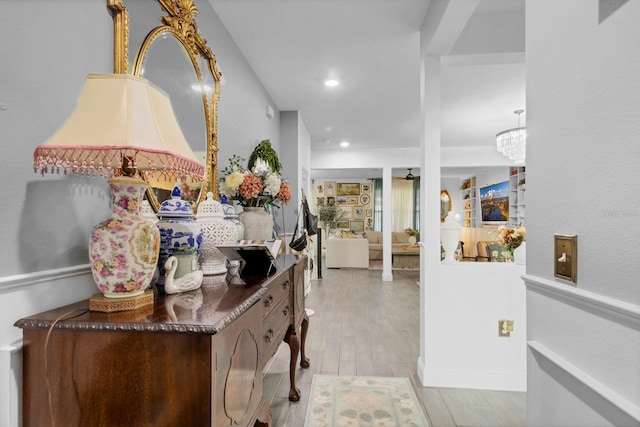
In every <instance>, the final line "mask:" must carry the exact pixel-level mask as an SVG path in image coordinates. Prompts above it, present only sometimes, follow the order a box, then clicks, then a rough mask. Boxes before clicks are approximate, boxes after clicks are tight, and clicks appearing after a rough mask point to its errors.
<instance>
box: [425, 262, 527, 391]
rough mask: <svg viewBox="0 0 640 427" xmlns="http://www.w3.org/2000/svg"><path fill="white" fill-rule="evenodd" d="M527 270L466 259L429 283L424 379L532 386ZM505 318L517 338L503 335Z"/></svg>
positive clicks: (441, 383)
mask: <svg viewBox="0 0 640 427" xmlns="http://www.w3.org/2000/svg"><path fill="white" fill-rule="evenodd" d="M524 271H525V268H524V266H523V265H518V264H514V263H502V262H461V263H458V264H455V265H443V266H442V268H441V269H440V277H441V280H440V283H433V282H431V281H427V283H425V286H427V287H428V288H429V295H430V296H431V298H427V300H426V307H425V316H426V321H425V328H426V331H425V333H426V335H427V336H428V337H429V339H428V340H427V343H426V346H427V349H426V357H425V359H426V361H427V363H426V364H425V369H424V371H423V384H425V385H428V386H430V387H455V388H476V389H488V390H514V391H525V390H526V384H527V381H526V360H527V357H526V346H525V339H526V331H527V328H526V316H525V295H524V294H525V288H524V286H523V284H522V279H521V278H520V277H521V276H522V275H523V274H524ZM499 320H513V321H514V331H513V333H512V334H511V337H508V338H507V337H499V336H498V321H499Z"/></svg>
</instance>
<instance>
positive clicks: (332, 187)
mask: <svg viewBox="0 0 640 427" xmlns="http://www.w3.org/2000/svg"><path fill="white" fill-rule="evenodd" d="M324 195H325V196H327V197H329V196H335V195H336V182H335V181H325V182H324Z"/></svg>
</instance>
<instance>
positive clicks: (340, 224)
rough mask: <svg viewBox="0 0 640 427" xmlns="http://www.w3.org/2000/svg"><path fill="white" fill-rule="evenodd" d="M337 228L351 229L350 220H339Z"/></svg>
mask: <svg viewBox="0 0 640 427" xmlns="http://www.w3.org/2000/svg"><path fill="white" fill-rule="evenodd" d="M336 228H349V220H348V219H339V220H337V221H336Z"/></svg>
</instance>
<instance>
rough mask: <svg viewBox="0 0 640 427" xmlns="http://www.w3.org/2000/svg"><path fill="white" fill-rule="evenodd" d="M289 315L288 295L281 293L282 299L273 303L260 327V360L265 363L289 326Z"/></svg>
mask: <svg viewBox="0 0 640 427" xmlns="http://www.w3.org/2000/svg"><path fill="white" fill-rule="evenodd" d="M290 316H291V307H290V305H289V298H288V295H287V294H285V295H283V297H282V299H281V300H280V301H278V303H277V304H275V305H274V307H273V310H271V316H269V317H268V318H267V319H266V321H265V322H264V326H263V328H262V338H261V339H262V348H263V349H264V351H263V353H262V354H263V357H262V360H263V361H264V362H265V363H266V361H268V360H269V359H270V358H271V357H272V356H273V355H274V354H276V351H278V346H279V345H280V343H281V342H282V339H283V338H284V335H285V333H286V332H287V328H288V327H289V323H290V322H289V319H290Z"/></svg>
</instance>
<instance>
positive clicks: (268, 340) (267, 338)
mask: <svg viewBox="0 0 640 427" xmlns="http://www.w3.org/2000/svg"><path fill="white" fill-rule="evenodd" d="M272 338H273V329H269V330H268V331H267V333H266V335H265V336H264V340H265V341H266V342H271V339H272Z"/></svg>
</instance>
